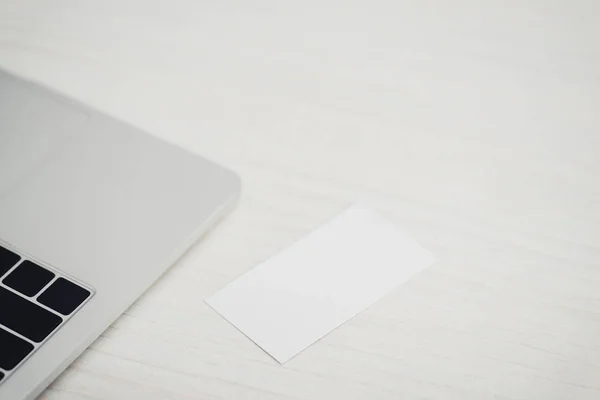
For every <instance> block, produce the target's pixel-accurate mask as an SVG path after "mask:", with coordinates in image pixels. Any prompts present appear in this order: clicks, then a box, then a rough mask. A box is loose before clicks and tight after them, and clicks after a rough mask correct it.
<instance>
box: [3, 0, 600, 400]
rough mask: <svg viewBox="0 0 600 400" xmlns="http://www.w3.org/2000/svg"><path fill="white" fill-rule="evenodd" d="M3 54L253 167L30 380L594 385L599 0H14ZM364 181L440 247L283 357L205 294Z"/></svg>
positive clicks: (207, 394)
mask: <svg viewBox="0 0 600 400" xmlns="http://www.w3.org/2000/svg"><path fill="white" fill-rule="evenodd" d="M0 65H2V66H3V67H5V68H8V69H10V70H12V71H15V72H17V73H19V74H22V75H25V76H27V77H30V78H34V79H37V80H39V81H42V82H44V83H45V84H47V85H50V86H52V87H54V88H56V89H58V90H60V91H62V92H64V93H66V94H68V95H71V96H74V97H76V98H78V99H80V100H83V101H85V102H87V103H89V104H91V105H93V106H96V107H97V108H100V109H102V110H104V111H105V112H107V113H110V114H112V115H114V116H117V117H119V118H121V119H124V120H126V121H128V122H130V123H133V124H135V125H137V126H140V127H142V128H145V129H147V130H149V131H151V132H153V133H155V134H156V135H158V136H160V137H163V138H165V139H166V140H169V141H171V142H174V143H177V144H179V145H181V146H184V147H186V148H189V149H191V150H193V151H195V152H198V153H201V154H204V155H207V156H209V157H210V158H212V159H215V160H217V161H219V162H222V163H224V164H226V165H229V166H230V167H232V168H234V169H236V170H237V171H238V172H239V173H240V174H241V176H242V178H243V181H244V184H245V187H244V194H243V198H242V200H241V202H240V204H239V207H238V209H237V210H236V211H235V212H234V213H233V214H231V216H230V217H229V218H228V219H227V220H226V221H224V222H223V223H222V224H221V225H219V226H218V228H217V229H216V230H215V231H214V232H213V233H212V234H211V235H210V236H209V237H207V238H206V240H204V241H203V242H202V243H201V244H199V245H198V246H197V247H195V248H194V249H193V251H191V252H190V253H189V255H188V256H187V257H186V258H185V259H184V260H183V261H182V262H180V263H179V264H178V265H176V266H175V267H174V268H173V269H172V270H171V271H170V272H169V273H168V274H167V275H166V276H165V277H164V279H162V280H161V281H160V282H159V283H157V285H156V286H155V287H154V288H153V289H152V290H150V291H149V292H148V293H147V294H146V295H145V296H144V297H143V298H142V299H140V301H139V302H137V304H135V305H134V306H133V307H132V308H131V309H130V310H129V311H128V312H127V313H126V314H125V315H124V316H123V317H122V318H121V319H119V320H118V321H117V322H116V323H115V324H114V326H113V327H112V328H110V329H109V330H108V331H107V332H106V333H105V334H104V335H103V336H102V337H101V338H100V339H99V340H98V341H97V342H96V343H95V344H94V345H93V346H92V347H91V348H90V349H89V350H88V351H87V352H86V353H85V354H84V355H83V356H82V357H81V358H80V359H79V360H78V361H77V362H76V363H75V364H74V365H73V366H72V367H70V368H69V369H68V370H67V371H66V372H65V374H63V375H62V376H61V378H60V379H58V380H57V381H56V382H55V383H54V384H53V385H52V386H51V387H50V388H49V389H48V390H47V391H46V393H45V394H44V395H43V398H45V399H48V400H54V399H66V400H71V399H146V400H153V399H261V400H262V399H444V400H445V399H457V400H458V399H460V400H469V399H477V400H481V399H485V400H492V399H494V400H509V399H511V400H517V399H568V400H572V399H598V398H600V186H599V181H600V112H599V111H600V72H599V71H600V6H599V5H598V2H597V1H594V0H590V1H545V0H537V1H533V0H529V1H522V0H519V1H517V0H514V1H511V0H509V1H497V2H481V1H466V0H460V1H459V0H454V1H416V0H415V1H393V0H389V1H383V0H374V1H364V2H359V1H347V0H319V1H318V0H306V1H302V2H300V1H296V2H278V1H274V0H253V1H241V0H224V1H216V0H215V1H208V0H202V1H192V0H175V1H170V2H166V1H165V2H161V1H157V0H103V1H92V0H81V1H66V0H53V1H44V0H37V1H33V0H8V1H7V0H5V1H3V2H2V3H1V4H0ZM357 198H366V199H368V200H369V201H371V202H372V203H374V204H375V205H377V207H378V208H379V209H380V211H381V212H382V213H383V214H384V215H385V216H387V217H388V218H390V219H391V220H393V221H395V222H396V223H398V224H400V225H402V226H404V227H405V228H406V229H408V230H409V231H410V232H412V234H413V235H414V236H415V237H416V238H417V239H418V240H419V241H420V242H421V243H422V244H424V245H425V246H426V247H428V248H430V249H431V250H433V251H434V252H435V253H436V255H437V256H438V258H439V262H438V263H437V264H436V265H435V266H434V267H433V268H431V269H429V270H428V271H426V272H425V273H423V274H421V275H420V276H418V277H417V278H415V279H413V280H412V281H411V282H410V283H408V284H407V285H405V286H404V287H402V288H400V289H399V290H397V291H396V292H394V293H393V294H391V295H390V296H388V297H386V298H385V299H384V300H383V301H381V302H380V303H378V304H376V305H375V306H373V307H372V308H370V309H369V310H367V311H366V312H364V313H363V314H361V315H359V316H358V317H356V318H354V319H353V320H352V321H350V322H349V323H348V324H346V325H344V326H343V327H342V328H340V329H338V330H336V331H335V332H333V333H332V334H330V335H329V336H327V337H326V338H325V339H323V340H321V341H320V342H318V343H317V344H316V345H314V346H312V347H311V348H309V349H308V350H307V351H305V352H304V353H302V354H301V355H299V356H298V357H296V358H295V359H293V360H292V361H290V362H289V363H288V364H286V365H285V366H280V365H278V364H277V363H275V362H274V361H273V360H272V359H271V358H270V357H269V356H268V355H266V354H265V353H263V352H262V351H261V350H260V349H258V348H257V347H256V346H255V345H254V344H252V343H251V342H250V341H249V340H247V339H246V338H245V337H244V336H242V335H241V334H240V333H239V332H237V331H236V330H235V329H234V328H233V327H231V326H230V325H229V324H228V323H226V322H225V321H224V320H223V319H221V318H220V317H219V316H218V315H217V314H216V313H214V312H213V311H211V310H210V309H209V308H208V307H207V306H206V305H205V304H204V303H203V300H204V299H205V298H206V297H207V296H209V295H210V294H212V293H214V292H215V291H216V290H218V289H219V288H220V287H222V286H223V285H224V284H226V283H227V282H229V281H230V280H231V279H233V278H234V277H236V276H238V275H239V274H241V273H243V272H244V271H246V270H248V269H249V268H252V267H253V266H254V265H255V264H256V263H257V262H259V261H261V260H263V259H265V258H266V257H269V256H270V255H272V254H273V253H274V252H276V251H277V250H278V249H280V248H282V247H284V246H286V245H288V244H289V243H291V242H293V241H294V240H296V239H297V238H299V237H300V236H301V235H303V234H304V233H306V232H308V231H310V230H311V229H312V228H313V227H315V226H317V225H318V224H320V223H321V222H322V221H324V220H326V219H328V218H329V217H330V216H331V215H332V214H333V213H336V212H338V211H339V210H340V209H341V208H342V207H344V206H345V205H346V204H348V203H350V202H352V201H354V200H355V199H357ZM159 228H160V227H157V229H159Z"/></svg>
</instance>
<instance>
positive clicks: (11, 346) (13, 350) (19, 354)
mask: <svg viewBox="0 0 600 400" xmlns="http://www.w3.org/2000/svg"><path fill="white" fill-rule="evenodd" d="M32 350H33V345H32V344H31V343H29V342H27V341H25V340H23V339H21V338H20V337H17V336H15V335H13V334H12V333H10V332H8V331H5V330H4V329H2V328H0V368H3V369H5V370H6V371H10V370H11V369H13V368H14V367H16V366H17V365H18V364H19V363H20V362H21V361H23V359H24V358H25V357H27V355H28V354H29V353H31V351H32ZM2 377H4V375H3V376H2ZM2 377H0V378H2Z"/></svg>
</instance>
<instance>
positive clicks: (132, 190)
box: [0, 70, 240, 400]
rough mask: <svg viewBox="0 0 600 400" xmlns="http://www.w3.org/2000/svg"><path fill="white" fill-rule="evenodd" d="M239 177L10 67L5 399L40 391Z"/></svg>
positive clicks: (3, 184) (209, 216) (1, 271)
mask: <svg viewBox="0 0 600 400" xmlns="http://www.w3.org/2000/svg"><path fill="white" fill-rule="evenodd" d="M239 191H240V182H239V179H238V177H237V176H236V175H235V174H234V173H232V172H230V171H228V170H226V169H224V168H222V167H220V166H218V165H215V164H213V163H211V162H209V161H207V160H205V159H203V158H201V157H198V156H197V155H194V154H191V153H188V152H186V151H184V150H182V149H180V148H177V147H175V146H172V145H169V144H167V143H164V142H162V141H160V140H158V139H156V138H154V137H152V136H150V135H147V134H145V133H143V132H141V131H139V130H137V129H135V128H132V127H131V126H128V125H126V124H124V123H121V122H118V121H116V120H114V119H111V118H109V117H107V116H105V115H103V114H101V113H99V112H97V111H94V110H92V109H90V108H88V107H86V106H84V105H82V104H80V103H78V102H76V101H73V100H70V99H68V98H65V97H63V96H61V95H59V94H57V93H54V92H53V91H50V90H46V89H44V88H42V87H40V86H38V85H35V84H33V83H31V82H27V81H25V80H22V79H19V78H17V77H15V76H13V75H11V74H9V73H7V72H4V71H2V70H0V399H6V400H9V399H10V400H22V399H33V398H35V397H36V396H37V395H39V394H40V393H41V392H42V391H43V389H44V388H45V387H46V386H47V385H48V384H49V383H50V382H51V381H52V380H53V379H54V378H56V377H57V376H58V374H59V373H60V372H61V371H63V370H64V369H65V368H66V367H67V366H68V365H69V364H70V363H71V362H72V361H73V360H74V359H75V358H76V357H77V356H78V355H79V354H80V353H81V352H82V351H83V350H84V349H85V348H86V347H87V346H89V345H90V344H91V343H92V341H93V340H94V339H96V338H97V337H98V336H99V335H100V334H101V333H102V332H103V331H104V330H105V329H106V328H107V327H108V326H109V325H110V323H111V322H113V321H114V320H115V319H116V318H117V317H118V316H119V315H120V314H121V313H123V312H124V311H125V310H126V308H127V307H128V306H129V305H131V304H132V303H133V302H134V301H135V300H136V299H137V298H138V297H139V296H140V295H141V294H142V293H143V292H144V291H145V290H146V289H148V287H149V286H150V285H152V283H153V282H154V281H156V280H157V279H158V278H159V277H160V276H161V274H162V273H164V272H165V270H166V269H167V268H168V267H169V266H170V265H172V264H173V263H174V262H175V261H176V260H177V259H178V258H179V257H180V256H181V255H182V254H183V253H184V252H185V251H186V249H188V248H189V247H190V246H191V245H192V244H193V243H194V242H195V241H196V240H197V239H198V238H199V237H200V236H201V235H202V234H203V233H204V232H205V231H206V230H207V229H208V228H209V227H210V226H211V225H213V224H214V222H215V221H216V220H217V219H219V217H221V216H222V215H223V214H224V213H225V212H226V211H227V210H228V209H230V208H231V207H232V205H233V204H234V203H235V201H236V200H237V198H238V195H239Z"/></svg>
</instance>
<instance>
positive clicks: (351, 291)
mask: <svg viewBox="0 0 600 400" xmlns="http://www.w3.org/2000/svg"><path fill="white" fill-rule="evenodd" d="M433 261H434V257H433V255H432V254H431V253H430V252H429V251H427V250H425V249H424V248H423V247H421V246H420V245H419V244H418V243H416V242H415V241H414V240H412V239H411V238H410V237H408V236H407V235H406V234H405V233H403V232H402V231H400V230H399V229H397V227H396V226H394V225H393V224H392V223H390V222H389V221H387V220H385V219H384V218H382V217H381V216H380V215H379V214H377V213H376V212H375V211H373V210H371V209H370V208H368V207H365V206H361V205H356V206H353V207H351V208H349V209H347V210H346V211H344V212H342V213H341V214H340V215H338V216H336V217H335V218H333V219H332V220H331V221H329V222H328V223H326V224H325V225H323V226H322V227H320V228H318V229H317V230H315V231H313V232H312V233H310V234H309V235H307V236H306V237H304V238H302V239H300V240H299V241H298V242H296V243H294V244H293V245H292V246H290V247H289V248H287V249H285V250H283V251H282V252H280V253H279V254H277V255H275V256H274V257H272V258H270V259H269V260H267V261H265V262H263V263H262V264H260V265H258V266H257V267H255V268H254V269H252V270H251V271H249V272H247V273H246V274H244V275H242V276H241V277H239V278H237V279H236V280H234V281H233V282H231V283H230V284H229V285H227V286H226V287H225V288H223V289H222V290H220V291H219V292H218V293H216V294H215V295H213V296H212V297H210V298H209V299H207V300H206V302H207V303H208V305H210V306H211V307H212V308H214V309H215V310H216V311H217V312H218V313H219V314H221V315H222V316H223V317H224V318H225V319H227V320H228V321H229V322H230V323H232V324H233V325H234V326H235V327H237V328H238V329H239V330H240V331H241V332H243V333H244V334H245V335H246V336H247V337H248V338H250V339H251V340H252V341H254V342H255V343H256V344H257V345H258V346H260V347H261V348H262V349H263V350H265V351H266V352H267V353H269V354H270V355H271V356H272V357H273V358H275V359H276V360H277V361H279V362H280V363H285V362H286V361H288V360H289V359H291V358H292V357H294V356H295V355H297V354H298V353H300V352H301V351H302V350H304V349H306V348H307V347H308V346H310V345H311V344H313V343H314V342H316V341H317V340H319V339H320V338H322V337H323V336H325V335H326V334H327V333H329V332H331V331H332V330H334V329H335V328H337V327H338V326H340V325H342V324H343V323H344V322H346V321H348V320H349V319H351V318H352V317H353V316H355V315H356V314H358V313H359V312H361V311H363V310H364V309H366V308H367V307H369V306H370V305H372V304H373V303H375V302H376V301H378V300H379V299H381V298H382V297H383V296H384V295H386V294H387V293H389V292H390V291H392V290H393V289H395V288H397V287H398V286H399V285H401V284H403V283H404V282H406V281H407V280H408V279H409V278H410V277H412V276H413V275H415V274H417V273H418V272H420V271H422V270H423V269H424V268H427V267H428V266H429V265H431V264H432V263H433Z"/></svg>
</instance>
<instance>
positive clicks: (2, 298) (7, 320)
mask: <svg viewBox="0 0 600 400" xmlns="http://www.w3.org/2000/svg"><path fill="white" fill-rule="evenodd" d="M61 323H62V318H61V317H59V316H58V315H56V314H53V313H51V312H50V311H48V310H45V309H43V308H42V307H40V306H38V305H36V304H34V303H32V302H31V301H29V300H27V299H24V298H22V297H21V296H19V295H17V294H14V293H13V292H11V291H10V290H8V289H4V288H3V287H0V324H1V325H4V326H6V327H7V328H8V329H11V330H13V331H15V332H17V333H18V334H20V335H23V336H25V337H26V338H27V339H30V340H33V341H34V342H36V343H39V342H41V341H42V340H44V339H45V338H46V337H47V336H48V335H49V334H50V333H52V331H53V330H54V329H56V327H57V326H58V325H60V324H61Z"/></svg>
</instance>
